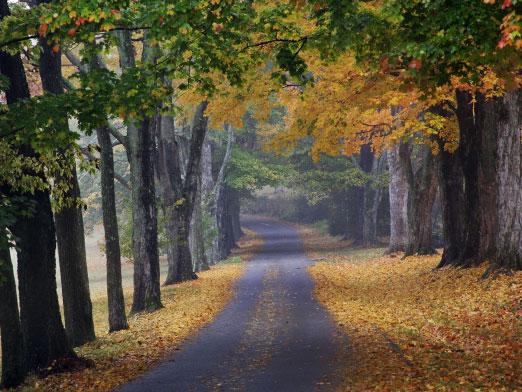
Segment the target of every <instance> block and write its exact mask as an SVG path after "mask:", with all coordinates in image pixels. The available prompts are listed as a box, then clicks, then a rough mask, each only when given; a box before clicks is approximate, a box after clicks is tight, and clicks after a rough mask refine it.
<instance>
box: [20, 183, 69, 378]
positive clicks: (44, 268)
mask: <svg viewBox="0 0 522 392" xmlns="http://www.w3.org/2000/svg"><path fill="white" fill-rule="evenodd" d="M31 201H32V202H33V203H34V209H33V211H32V213H31V216H29V217H25V218H20V219H17V221H16V222H15V224H14V225H13V226H12V228H11V231H12V233H13V234H14V235H15V236H16V238H17V243H16V245H17V248H18V249H17V253H18V281H19V293H20V320H21V326H22V334H23V337H24V346H25V349H26V364H27V368H28V370H38V369H43V368H46V367H47V366H49V364H51V363H52V362H53V361H54V360H56V359H59V358H67V357H68V358H75V357H76V355H75V354H74V351H72V349H71V346H70V345H69V341H68V339H67V336H66V333H65V329H64V327H63V324H62V319H61V316H60V307H59V305H58V295H57V293H56V260H55V256H54V252H55V247H56V239H55V232H54V223H53V215H52V211H51V201H50V198H49V194H48V193H47V192H43V191H37V192H35V193H34V195H32V196H31Z"/></svg>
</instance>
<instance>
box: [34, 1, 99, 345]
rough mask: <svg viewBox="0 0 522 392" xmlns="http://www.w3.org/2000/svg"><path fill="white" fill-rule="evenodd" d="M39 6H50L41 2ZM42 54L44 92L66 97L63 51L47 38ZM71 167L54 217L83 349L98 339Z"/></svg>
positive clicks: (72, 326)
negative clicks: (64, 190)
mask: <svg viewBox="0 0 522 392" xmlns="http://www.w3.org/2000/svg"><path fill="white" fill-rule="evenodd" d="M39 3H48V1H40V2H39ZM40 46H41V47H42V48H43V52H42V54H41V55H40V63H39V67H40V78H41V80H42V86H43V89H44V91H46V92H47V93H51V94H63V93H64V89H63V84H62V70H61V65H62V62H61V52H58V53H54V52H53V50H52V49H51V47H50V46H49V45H48V43H47V40H46V39H45V38H40ZM62 122H63V127H64V128H68V124H67V119H66V118H64V119H63V120H62ZM64 159H67V160H68V161H69V164H70V165H71V170H72V171H71V175H70V177H69V178H60V179H59V181H66V182H68V183H69V186H70V188H69V190H68V191H67V192H66V194H65V195H64V197H65V198H66V199H68V200H67V201H66V206H64V207H63V208H61V209H60V210H59V211H58V212H57V213H56V215H55V224H56V238H57V242H58V255H59V261H60V276H61V281H62V296H63V309H64V319H65V329H66V331H67V336H68V337H69V341H70V342H71V344H72V345H73V346H80V345H82V344H84V343H86V342H89V341H92V340H94V339H95V334H94V321H93V318H92V304H91V298H90V292H89V277H88V274H87V257H86V254H85V234H84V229H83V217H82V210H81V207H79V206H77V205H76V203H77V200H79V199H80V186H79V185H78V176H77V173H76V164H75V162H74V159H73V158H65V155H64Z"/></svg>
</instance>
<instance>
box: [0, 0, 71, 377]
mask: <svg viewBox="0 0 522 392" xmlns="http://www.w3.org/2000/svg"><path fill="white" fill-rule="evenodd" d="M0 12H1V15H0V16H1V17H2V18H4V17H5V16H8V15H9V7H8V3H7V1H6V0H2V1H1V2H0ZM0 71H1V73H2V75H4V76H5V77H7V79H8V80H9V82H10V84H9V88H8V89H7V91H6V100H7V103H8V104H12V103H15V102H17V101H19V100H23V99H27V98H29V88H28V85H27V81H26V79H25V72H24V68H23V65H22V61H21V59H20V56H19V55H15V56H12V55H9V54H7V53H5V52H0ZM20 153H21V154H24V155H26V156H30V157H34V156H35V152H34V151H33V150H32V149H31V148H30V147H29V146H22V147H21V148H20ZM15 196H20V197H23V198H24V199H25V200H26V202H27V203H28V205H30V206H32V210H31V211H30V212H31V213H30V214H28V215H24V216H18V217H17V218H16V221H15V222H14V223H13V224H12V225H10V231H11V232H12V233H13V235H14V236H15V237H16V244H17V247H18V249H17V253H18V280H19V295H20V324H21V329H22V336H23V341H24V349H25V352H24V353H25V365H26V369H27V370H37V369H39V368H45V367H47V366H48V365H49V364H50V363H51V362H52V361H54V360H55V359H59V358H76V355H75V353H74V351H73V350H72V348H71V346H70V344H69V342H68V340H67V336H66V333H65V329H64V327H63V324H62V320H61V316H60V309H59V306H58V295H57V293H56V260H55V253H54V252H55V246H56V242H55V241H56V239H55V227H54V221H53V214H52V210H51V201H50V196H49V193H48V192H46V191H41V190H40V191H36V192H34V193H23V194H18V195H15Z"/></svg>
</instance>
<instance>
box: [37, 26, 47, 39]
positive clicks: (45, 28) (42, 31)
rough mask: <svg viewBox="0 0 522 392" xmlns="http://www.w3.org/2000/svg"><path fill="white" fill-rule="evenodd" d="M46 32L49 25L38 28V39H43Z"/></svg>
mask: <svg viewBox="0 0 522 392" xmlns="http://www.w3.org/2000/svg"><path fill="white" fill-rule="evenodd" d="M47 30H49V25H48V24H47V23H42V24H41V25H40V27H39V28H38V35H39V36H40V37H45V35H46V34H47Z"/></svg>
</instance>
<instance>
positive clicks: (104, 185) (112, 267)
mask: <svg viewBox="0 0 522 392" xmlns="http://www.w3.org/2000/svg"><path fill="white" fill-rule="evenodd" d="M96 136H97V137H98V144H99V145H100V172H101V194H102V210H103V229H104V231H105V255H106V262H107V299H108V304H109V332H115V331H119V330H122V329H127V328H128V327H129V326H128V324H127V317H126V315H125V298H124V296H123V288H122V277H121V252H120V236H119V233H118V218H117V214H116V197H115V193H114V157H113V153H112V143H111V137H110V133H109V129H108V128H107V127H99V128H98V129H96Z"/></svg>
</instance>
